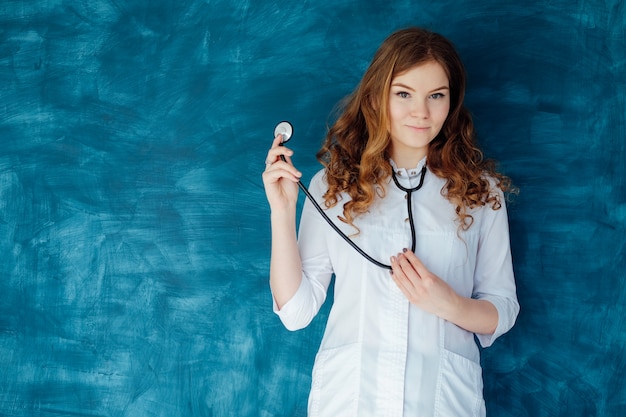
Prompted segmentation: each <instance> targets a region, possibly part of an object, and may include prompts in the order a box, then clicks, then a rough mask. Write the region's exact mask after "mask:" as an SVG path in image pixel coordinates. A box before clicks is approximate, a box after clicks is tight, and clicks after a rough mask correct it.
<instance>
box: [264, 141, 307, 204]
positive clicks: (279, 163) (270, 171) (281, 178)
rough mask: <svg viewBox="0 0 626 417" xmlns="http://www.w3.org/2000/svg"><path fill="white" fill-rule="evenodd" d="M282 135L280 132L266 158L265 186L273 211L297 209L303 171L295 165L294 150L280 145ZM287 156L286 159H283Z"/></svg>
mask: <svg viewBox="0 0 626 417" xmlns="http://www.w3.org/2000/svg"><path fill="white" fill-rule="evenodd" d="M281 141H282V135H281V134H278V135H276V137H275V138H274V142H272V147H271V148H270V150H269V151H268V152H267V157H266V158H265V171H263V186H264V187H265V195H266V196H267V201H269V203H270V209H271V210H272V211H280V210H291V209H295V207H296V203H297V201H298V181H299V180H300V177H302V173H301V172H300V171H298V170H297V169H296V167H294V166H293V164H292V162H291V155H293V151H292V150H291V149H289V148H286V147H284V146H280V143H281ZM281 156H284V157H285V161H283V160H282V159H281Z"/></svg>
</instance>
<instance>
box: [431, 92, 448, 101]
mask: <svg viewBox="0 0 626 417" xmlns="http://www.w3.org/2000/svg"><path fill="white" fill-rule="evenodd" d="M444 97H445V95H444V94H443V93H435V94H431V95H430V98H432V99H435V100H439V99H440V98H444Z"/></svg>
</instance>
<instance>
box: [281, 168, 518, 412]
mask: <svg viewBox="0 0 626 417" xmlns="http://www.w3.org/2000/svg"><path fill="white" fill-rule="evenodd" d="M424 163H425V160H422V161H421V162H420V163H419V164H418V166H417V167H416V168H415V169H412V170H405V169H398V168H396V167H395V165H394V169H395V170H396V173H397V177H398V179H399V180H400V182H401V184H402V185H403V186H405V187H407V188H410V187H414V186H416V185H417V184H418V182H419V174H420V170H421V168H422V166H423V164H424ZM444 185H445V180H444V179H441V178H438V177H436V176H435V175H434V174H433V173H432V172H430V171H428V172H427V173H426V177H425V181H424V185H423V187H422V189H420V190H419V191H416V192H414V193H413V196H412V209H413V217H414V221H415V229H416V235H417V239H416V249H415V253H416V255H417V256H418V257H419V258H420V259H421V260H422V262H423V263H424V265H425V266H426V268H428V269H429V270H430V271H431V272H433V273H434V274H436V275H437V276H439V277H440V278H442V279H443V280H445V281H446V282H448V283H449V284H450V285H451V286H452V288H454V290H455V291H456V292H457V293H459V294H460V295H463V296H465V297H473V298H476V299H483V300H488V301H490V302H492V303H493V305H494V306H495V307H496V309H497V311H498V326H497V329H496V331H495V333H494V334H493V335H480V334H478V335H476V336H477V338H478V340H479V341H480V343H481V345H482V346H483V347H487V346H489V345H491V344H492V343H493V341H494V340H495V339H496V338H497V337H498V336H500V335H502V334H503V333H505V332H506V331H508V330H509V329H510V328H511V327H512V326H513V324H514V322H515V319H516V317H517V314H518V312H519V304H518V302H517V297H516V290H515V281H514V277H513V269H512V264H511V252H510V243H509V229H508V220H507V212H506V208H505V202H504V198H503V196H502V193H501V192H500V190H499V189H494V190H493V192H494V193H498V194H500V201H501V202H502V208H501V209H499V210H493V209H492V208H491V207H489V206H484V207H481V208H477V209H474V210H471V211H470V213H471V214H472V216H473V217H474V224H473V225H472V226H471V228H470V229H469V230H468V231H465V232H459V230H458V223H457V222H456V221H455V219H456V214H455V210H454V206H453V205H452V204H451V203H450V202H449V201H448V200H447V199H446V198H445V197H443V196H442V194H441V190H442V188H443V187H444ZM385 188H386V196H385V197H384V198H379V199H378V200H377V201H376V202H375V203H374V204H373V205H372V206H371V207H370V209H369V212H368V213H367V214H365V215H361V216H359V217H357V219H356V220H355V222H354V223H355V225H356V226H357V227H358V228H359V230H360V233H359V234H357V235H355V233H356V230H355V229H354V228H353V227H351V226H349V225H347V224H345V223H343V222H341V221H339V220H338V219H337V216H341V215H342V211H343V204H344V203H345V202H346V201H348V199H349V196H348V195H347V194H344V195H342V198H343V200H341V201H340V202H339V204H337V205H336V206H335V207H333V208H331V209H327V210H326V211H327V214H328V215H329V217H330V218H331V219H333V220H334V222H335V224H337V225H338V226H339V227H340V228H341V229H342V230H343V231H344V232H345V233H346V234H347V235H351V237H352V239H353V240H354V242H356V243H357V244H358V245H359V246H360V247H361V248H362V249H363V250H364V251H365V252H366V253H368V254H369V255H370V256H372V257H374V258H375V259H377V260H379V261H381V262H383V263H386V264H388V263H389V258H390V256H392V255H395V254H397V253H398V252H400V251H402V249H403V248H410V247H411V233H410V227H409V222H408V214H407V207H406V199H405V196H406V194H405V193H404V192H403V191H401V190H400V189H398V188H397V187H396V186H395V185H394V184H393V183H392V182H391V180H390V182H389V184H387V186H386V187H385ZM326 189H327V185H326V182H325V180H324V175H323V170H322V171H320V172H318V173H317V174H316V175H315V176H314V178H313V179H312V181H311V185H310V188H309V191H310V192H311V194H312V195H313V196H314V197H315V198H316V200H317V201H318V202H319V203H320V205H322V207H324V205H323V198H322V195H323V194H324V192H325V191H326ZM458 233H460V238H459V235H458ZM298 246H299V250H300V255H301V257H302V267H303V277H302V283H301V285H300V287H299V289H298V291H297V292H296V294H295V295H294V296H293V297H292V298H291V299H290V300H289V301H288V302H287V303H286V304H285V305H284V306H283V307H282V308H281V309H280V311H279V310H278V308H277V306H276V303H274V311H275V312H276V313H277V314H278V315H279V317H280V319H281V320H282V322H283V324H284V325H285V327H287V328H288V329H290V330H297V329H300V328H303V327H305V326H307V325H308V324H309V323H310V321H311V320H312V319H313V317H314V316H315V315H316V314H317V312H318V311H319V309H320V307H321V305H322V304H323V303H324V300H325V299H326V293H327V289H328V286H329V283H330V281H331V277H332V275H333V274H335V276H336V278H335V294H334V302H333V305H332V308H331V310H330V314H329V317H328V323H327V326H326V330H325V333H324V336H323V339H322V343H321V346H320V349H319V352H318V354H317V356H316V359H315V364H314V367H313V380H312V386H311V393H310V396H309V416H311V417H316V416H328V417H342V416H358V417H367V416H372V417H386V416H388V417H394V416H398V417H399V416H405V417H414V416H415V417H418V416H419V417H421V416H429V417H430V416H442V417H452V416H454V417H458V416H484V415H485V405H484V400H483V395H482V387H483V385H482V369H481V367H480V358H479V350H478V346H477V345H476V342H475V340H474V334H473V333H470V332H468V331H465V330H463V329H461V328H460V327H458V326H456V325H454V324H452V323H450V322H447V321H445V320H443V319H441V318H439V317H437V316H434V315H432V314H429V313H426V312H424V311H422V310H420V309H418V308H417V307H415V306H413V305H412V304H410V303H409V302H408V300H407V299H406V297H405V296H404V294H402V292H401V291H400V289H398V287H397V286H396V284H395V283H394V281H393V280H392V278H391V276H390V274H389V271H388V270H386V269H382V268H379V267H377V266H375V265H374V264H372V263H370V262H368V261H367V260H365V259H364V258H363V257H362V256H361V255H360V254H358V253H357V252H356V251H355V250H354V249H353V248H351V247H350V246H349V245H348V244H347V243H346V242H345V241H344V240H343V239H342V238H341V237H340V236H338V235H337V233H335V232H334V231H333V230H332V229H331V227H330V226H329V225H328V224H326V223H325V221H324V219H323V218H322V217H321V216H320V214H319V213H317V211H316V210H315V208H314V207H313V206H312V205H311V203H310V202H309V201H308V200H307V201H306V203H305V205H304V208H303V212H302V216H301V220H300V228H299V237H298Z"/></svg>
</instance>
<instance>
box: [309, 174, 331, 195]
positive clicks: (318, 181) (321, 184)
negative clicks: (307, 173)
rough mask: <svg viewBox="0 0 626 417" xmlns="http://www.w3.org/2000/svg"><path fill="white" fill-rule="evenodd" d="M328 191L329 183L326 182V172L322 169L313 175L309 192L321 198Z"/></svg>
mask: <svg viewBox="0 0 626 417" xmlns="http://www.w3.org/2000/svg"><path fill="white" fill-rule="evenodd" d="M327 190H328V182H327V181H326V170H325V169H323V168H322V169H320V170H319V171H317V172H316V173H315V175H313V178H311V182H310V183H309V192H311V194H313V195H315V196H321V195H324V193H326V191H327Z"/></svg>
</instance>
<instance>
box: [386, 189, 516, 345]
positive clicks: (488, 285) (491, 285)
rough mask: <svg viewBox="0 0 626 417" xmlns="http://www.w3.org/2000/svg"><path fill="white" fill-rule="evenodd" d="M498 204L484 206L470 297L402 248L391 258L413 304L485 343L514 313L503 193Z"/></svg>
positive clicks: (504, 327) (400, 284) (499, 332)
mask: <svg viewBox="0 0 626 417" xmlns="http://www.w3.org/2000/svg"><path fill="white" fill-rule="evenodd" d="M500 198H501V202H502V207H501V208H500V209H499V210H493V209H492V208H490V207H484V208H483V211H482V216H483V217H482V218H481V220H480V221H477V224H476V225H475V227H480V230H479V234H480V238H479V244H478V248H477V253H476V266H475V270H474V275H473V290H472V296H471V298H468V297H462V296H460V295H459V294H457V293H456V292H455V291H454V290H453V289H452V288H451V287H450V286H449V285H448V284H447V283H446V282H445V281H443V280H442V279H440V278H439V277H437V276H436V275H434V274H433V273H431V272H430V271H428V270H427V269H426V268H425V267H424V265H423V264H422V262H421V261H420V260H419V259H418V258H417V257H416V256H415V255H414V254H413V253H411V252H409V251H407V252H405V253H402V254H398V256H396V257H392V259H391V261H392V268H393V279H394V280H395V281H396V284H397V285H398V287H399V288H400V289H401V290H402V291H403V292H404V294H405V295H406V296H407V298H408V299H409V300H410V301H411V302H413V303H414V304H415V305H417V306H418V307H420V308H422V309H424V310H425V311H428V312H430V313H432V314H435V315H437V316H439V317H442V318H444V319H445V320H448V321H450V322H451V323H454V324H456V325H457V326H459V327H461V328H463V329H465V330H467V331H471V332H474V333H475V334H476V335H477V337H478V339H479V341H480V343H481V345H482V346H483V347H487V346H489V345H491V344H492V343H493V341H494V340H495V339H496V338H497V337H499V336H500V335H502V334H504V333H506V332H507V331H508V330H509V329H510V328H511V327H512V326H513V324H514V323H515V319H516V317H517V314H518V313H519V304H518V301H517V296H516V290H515V280H514V276H513V266H512V261H511V250H510V244H509V228H508V218H507V212H506V207H505V202H504V196H503V195H502V194H500Z"/></svg>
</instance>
